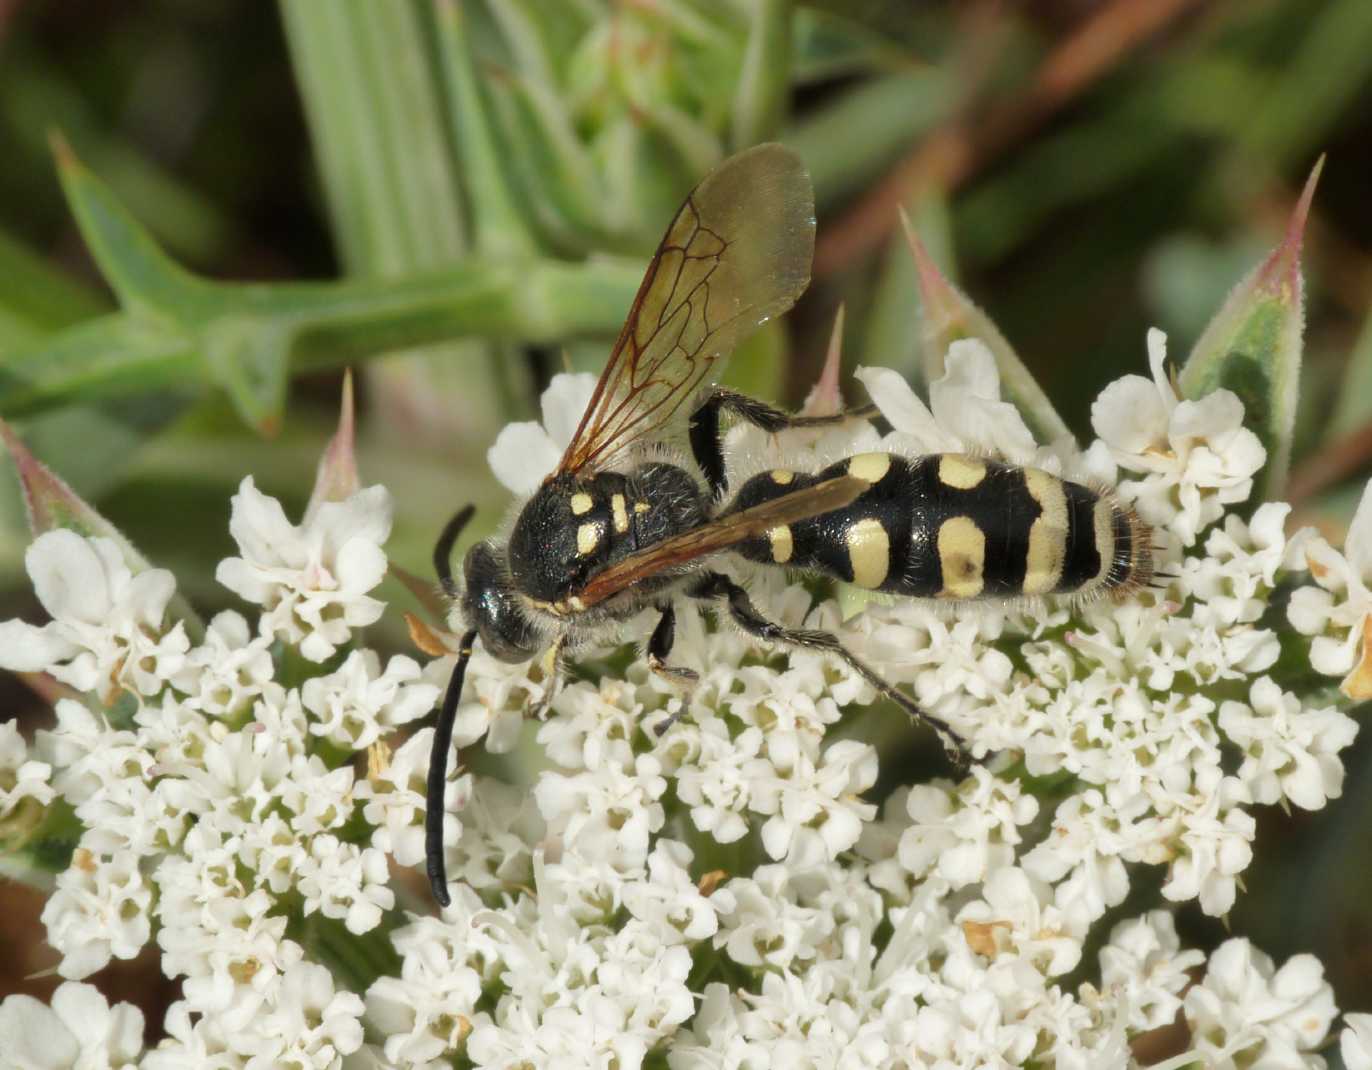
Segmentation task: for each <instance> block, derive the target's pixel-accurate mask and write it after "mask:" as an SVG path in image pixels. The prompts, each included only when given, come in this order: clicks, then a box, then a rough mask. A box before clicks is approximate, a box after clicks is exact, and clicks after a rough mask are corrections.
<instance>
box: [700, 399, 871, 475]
mask: <svg viewBox="0 0 1372 1070" xmlns="http://www.w3.org/2000/svg"><path fill="white" fill-rule="evenodd" d="M721 410H723V411H726V412H729V413H732V414H733V415H734V416H736V417H738V418H739V419H740V420H747V421H748V423H750V424H754V425H755V426H757V427H760V428H762V430H764V431H767V432H769V433H771V434H776V433H777V432H778V431H785V430H788V429H790V428H796V427H826V426H828V425H830V424H837V423H842V422H843V421H844V420H851V419H854V418H855V417H862V416H871V415H872V414H873V413H875V412H876V411H877V410H876V406H875V405H863V406H861V407H860V408H856V409H845V410H844V411H843V412H839V413H835V414H834V415H832V416H794V415H792V414H791V413H789V412H783V411H782V410H781V409H777V408H773V407H772V406H771V405H768V404H767V403H766V402H765V401H758V400H757V399H756V398H750V397H749V396H748V395H747V394H740V393H737V392H736V391H733V390H726V389H724V388H723V387H715V388H714V389H713V390H711V391H710V394H709V396H708V397H706V399H705V400H704V401H702V402H701V403H700V406H699V407H698V408H697V409H696V411H695V412H693V413H692V414H691V427H690V438H691V453H692V455H693V456H694V457H695V461H696V464H697V465H699V466H700V470H701V471H702V472H703V473H704V474H705V481H706V482H707V483H709V484H710V492H711V493H712V494H713V495H714V496H715V497H716V498H719V497H720V496H721V495H722V494H723V493H724V442H723V439H722V437H721V436H720V433H719V414H720V411H721Z"/></svg>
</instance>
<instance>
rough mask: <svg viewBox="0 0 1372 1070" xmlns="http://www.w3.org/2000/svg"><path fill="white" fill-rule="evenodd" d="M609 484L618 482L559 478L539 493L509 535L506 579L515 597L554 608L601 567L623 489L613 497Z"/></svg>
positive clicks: (607, 477)
mask: <svg viewBox="0 0 1372 1070" xmlns="http://www.w3.org/2000/svg"><path fill="white" fill-rule="evenodd" d="M611 481H614V482H616V483H619V482H622V480H621V479H620V477H618V476H611V475H602V476H599V477H597V478H595V479H592V480H589V481H586V482H581V481H578V480H577V479H575V478H574V477H572V476H570V475H561V476H554V477H553V478H552V479H550V480H548V482H546V483H544V484H543V486H541V487H539V488H538V490H537V492H535V494H534V496H533V497H532V498H530V499H529V501H528V503H527V504H525V506H524V508H523V510H521V511H520V514H519V518H518V519H517V520H516V521H515V526H514V530H513V531H512V532H511V533H510V549H509V556H510V574H511V575H512V576H513V577H514V583H515V586H516V587H517V588H518V589H519V590H520V591H522V592H523V593H524V594H526V595H528V596H529V597H530V598H531V599H533V600H534V601H537V602H547V603H558V602H561V601H563V600H564V599H565V598H566V597H567V595H568V594H569V593H571V592H573V591H575V590H577V589H578V588H579V587H581V586H582V585H583V584H584V583H585V582H586V579H587V578H588V577H589V576H590V575H591V574H592V572H594V571H595V570H596V569H597V568H599V567H600V566H602V565H603V564H604V563H605V561H606V559H607V557H608V555H609V553H610V544H611V541H612V537H613V536H614V535H615V534H616V533H619V532H618V531H617V528H616V525H615V521H616V515H615V514H616V510H615V508H614V506H615V504H616V502H615V499H616V498H617V499H618V502H619V503H620V508H619V510H618V511H619V512H622V511H623V509H624V506H623V504H622V503H623V501H624V496H623V493H622V488H619V487H618V486H616V487H615V488H614V490H613V491H612V490H611V488H610V486H609V485H608V484H609V483H610V482H611ZM621 526H622V525H621Z"/></svg>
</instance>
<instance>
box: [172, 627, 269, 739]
mask: <svg viewBox="0 0 1372 1070" xmlns="http://www.w3.org/2000/svg"><path fill="white" fill-rule="evenodd" d="M271 645H272V639H271V636H269V635H259V636H256V637H254V636H253V635H252V634H251V632H250V631H249V629H248V622H247V620H245V619H244V617H243V615H242V614H241V613H237V612H235V611H234V610H232V609H226V610H224V611H223V612H222V613H218V614H216V615H215V618H214V619H213V620H212V621H210V623H209V627H208V628H206V629H205V641H204V642H203V643H201V644H200V645H199V646H197V647H195V648H194V649H192V650H191V651H190V653H189V654H187V655H186V667H185V669H184V670H183V671H182V672H181V673H180V674H179V675H178V676H177V677H176V679H175V680H173V681H172V684H173V686H175V687H176V689H177V690H178V691H181V692H183V693H184V694H185V695H186V699H185V704H186V706H187V707H189V708H190V709H193V710H202V711H203V712H205V713H207V714H210V715H211V716H214V717H224V716H227V715H229V714H232V713H235V712H237V711H238V710H241V709H243V708H244V707H245V706H246V705H247V704H248V703H250V702H251V701H252V700H253V699H255V698H256V697H257V696H258V695H260V694H262V692H263V690H264V689H265V688H266V686H267V684H268V683H269V682H270V681H271V679H272V676H273V675H274V674H275V672H276V666H275V665H273V664H272V655H271Z"/></svg>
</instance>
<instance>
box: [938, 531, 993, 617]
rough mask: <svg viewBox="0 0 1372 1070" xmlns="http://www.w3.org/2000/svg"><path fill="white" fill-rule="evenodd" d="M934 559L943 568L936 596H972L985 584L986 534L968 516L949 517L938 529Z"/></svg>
mask: <svg viewBox="0 0 1372 1070" xmlns="http://www.w3.org/2000/svg"><path fill="white" fill-rule="evenodd" d="M938 560H939V566H940V568H941V569H942V571H943V590H941V591H939V597H940V598H975V597H976V596H977V595H979V594H981V589H982V587H984V586H985V583H986V581H985V579H984V577H983V575H982V572H983V570H984V569H985V567H986V536H985V534H983V532H982V530H981V528H979V527H977V525H976V522H975V521H974V520H972V518H971V517H966V516H953V517H949V518H948V519H947V520H945V521H944V522H943V523H942V524H940V525H939V529H938Z"/></svg>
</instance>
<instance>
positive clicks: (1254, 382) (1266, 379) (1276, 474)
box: [1179, 157, 1324, 500]
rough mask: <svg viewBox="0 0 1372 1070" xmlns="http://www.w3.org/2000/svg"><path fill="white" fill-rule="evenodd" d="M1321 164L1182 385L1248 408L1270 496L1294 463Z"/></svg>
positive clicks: (1190, 393) (1206, 337)
mask: <svg viewBox="0 0 1372 1070" xmlns="http://www.w3.org/2000/svg"><path fill="white" fill-rule="evenodd" d="M1323 166H1324V159H1323V157H1321V158H1320V160H1319V162H1318V163H1316V164H1315V167H1314V169H1313V170H1312V171H1311V172H1310V177H1309V179H1308V180H1307V181H1306V184H1305V190H1304V191H1303V192H1302V194H1301V197H1300V200H1299V201H1298V202H1297V204H1296V208H1295V210H1294V211H1293V212H1292V213H1291V220H1290V222H1289V224H1288V225H1287V231H1286V238H1285V239H1284V240H1283V241H1282V243H1281V244H1280V245H1278V246H1277V247H1276V248H1275V249H1274V250H1272V253H1271V254H1270V255H1269V256H1268V257H1267V259H1266V260H1264V261H1263V262H1262V263H1261V264H1259V265H1258V266H1257V267H1256V268H1254V269H1253V270H1252V271H1251V272H1249V274H1248V275H1247V276H1245V277H1244V278H1243V279H1242V280H1241V281H1240V282H1239V284H1238V285H1237V286H1235V287H1234V290H1233V292H1232V293H1230V295H1229V297H1228V299H1226V301H1225V302H1224V304H1223V305H1222V306H1221V307H1220V310H1219V312H1217V313H1216V314H1215V317H1214V318H1213V319H1212V320H1211V321H1210V324H1209V326H1207V327H1206V329H1205V330H1204V331H1203V332H1202V333H1201V336H1200V338H1198V339H1197V340H1196V344H1195V347H1194V348H1193V349H1192V350H1191V354H1190V356H1188V357H1187V358H1186V364H1185V366H1184V367H1183V369H1182V373H1181V378H1180V380H1179V385H1180V387H1181V392H1182V394H1183V395H1185V396H1186V397H1188V398H1199V397H1204V396H1205V395H1206V394H1208V393H1210V392H1211V391H1213V390H1217V389H1220V388H1224V389H1228V390H1232V391H1233V392H1234V393H1235V394H1237V395H1238V397H1239V400H1240V401H1242V402H1243V406H1244V417H1245V418H1244V422H1245V423H1246V424H1247V426H1248V427H1250V428H1251V429H1252V430H1253V431H1254V432H1256V434H1257V436H1258V438H1259V439H1261V440H1262V444H1263V445H1264V446H1265V447H1266V448H1267V458H1268V463H1267V467H1266V469H1265V478H1264V496H1265V497H1266V498H1268V499H1269V500H1270V499H1272V498H1274V497H1275V496H1277V495H1279V494H1280V493H1281V490H1282V488H1283V486H1284V485H1285V482H1286V474H1287V469H1288V467H1289V465H1290V462H1291V437H1292V434H1293V432H1294V429H1295V423H1296V402H1297V398H1298V391H1299V387H1300V382H1299V380H1300V370H1301V347H1302V334H1303V332H1304V327H1305V286H1304V282H1303V280H1302V278H1301V267H1300V255H1301V240H1302V238H1303V236H1304V233H1305V221H1306V218H1307V216H1308V214H1309V211H1310V202H1311V199H1312V198H1313V197H1314V195H1315V185H1316V183H1317V182H1318V181H1319V176H1320V169H1321V168H1322V167H1323Z"/></svg>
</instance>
